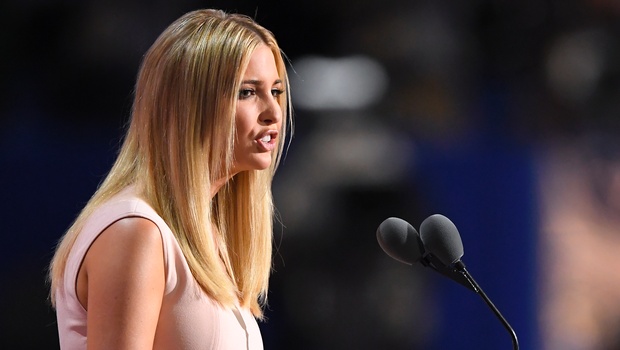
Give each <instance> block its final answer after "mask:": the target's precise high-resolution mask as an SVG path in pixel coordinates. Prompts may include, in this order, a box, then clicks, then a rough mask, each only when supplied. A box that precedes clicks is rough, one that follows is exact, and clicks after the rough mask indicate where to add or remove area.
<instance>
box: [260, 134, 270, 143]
mask: <svg viewBox="0 0 620 350" xmlns="http://www.w3.org/2000/svg"><path fill="white" fill-rule="evenodd" d="M260 140H261V141H263V142H269V141H271V135H265V136H264V137H263V138H262V139H260Z"/></svg>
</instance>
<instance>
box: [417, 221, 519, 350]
mask: <svg viewBox="0 0 620 350" xmlns="http://www.w3.org/2000/svg"><path fill="white" fill-rule="evenodd" d="M420 239H421V240H422V243H423V245H424V249H426V250H428V251H429V252H430V253H431V254H433V255H434V256H436V257H437V258H438V259H439V260H440V261H441V262H442V263H443V264H445V265H446V266H448V267H452V268H453V269H454V270H455V271H456V272H458V273H460V274H462V275H463V276H464V277H465V278H466V279H467V281H469V283H470V284H471V286H472V288H473V290H474V292H476V293H477V294H478V295H480V296H481V297H482V299H483V300H484V302H485V303H486V304H487V305H488V306H489V307H490V308H491V310H492V311H493V313H494V314H495V316H497V318H498V319H499V320H500V321H501V322H502V325H503V326H504V327H505V328H506V330H508V333H510V336H511V338H512V347H513V349H515V350H518V349H519V342H518V340H517V334H516V333H515V331H514V329H513V328H512V327H511V326H510V324H509V323H508V321H506V319H505V318H504V316H502V314H501V313H500V312H499V310H498V309H497V307H495V305H494V304H493V302H491V299H489V297H487V295H486V294H485V293H484V291H483V290H482V288H480V286H479V285H478V283H476V281H475V280H474V278H473V277H472V276H471V275H470V274H469V272H468V271H467V269H466V268H465V264H464V263H463V262H462V261H461V258H462V257H463V243H462V241H461V236H460V234H459V231H458V230H457V228H456V226H455V225H454V223H452V221H450V219H448V218H447V217H445V216H443V215H440V214H435V215H431V216H429V217H428V218H426V219H425V220H424V221H423V222H422V225H420Z"/></svg>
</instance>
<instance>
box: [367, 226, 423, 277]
mask: <svg viewBox="0 0 620 350" xmlns="http://www.w3.org/2000/svg"><path fill="white" fill-rule="evenodd" d="M377 241H378V242H379V246H381V249H383V251H384V252H385V253H386V254H387V255H389V256H390V257H391V258H392V259H394V260H398V261H400V262H402V263H405V264H407V265H413V264H414V263H417V262H418V261H420V259H422V256H423V255H424V246H423V245H422V241H421V240H420V236H419V235H418V231H416V229H415V228H413V226H411V224H409V223H408V222H407V221H405V220H403V219H399V218H394V217H391V218H387V219H385V220H384V221H383V222H382V223H381V225H379V228H377Z"/></svg>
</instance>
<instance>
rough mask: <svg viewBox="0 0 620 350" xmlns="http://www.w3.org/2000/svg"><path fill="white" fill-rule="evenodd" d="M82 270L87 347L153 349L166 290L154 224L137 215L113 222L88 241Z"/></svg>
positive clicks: (160, 252) (161, 247)
mask: <svg viewBox="0 0 620 350" xmlns="http://www.w3.org/2000/svg"><path fill="white" fill-rule="evenodd" d="M81 270H82V271H81V272H80V274H81V275H82V276H83V279H82V280H81V281H82V284H81V288H80V277H79V276H78V293H79V294H81V295H79V298H80V302H82V305H84V306H85V307H86V309H87V311H88V316H87V324H88V346H89V348H95V349H99V348H104V349H138V348H152V344H153V339H154V334H155V328H156V325H157V322H158V315H159V310H160V308H161V304H162V300H163V295H164V288H165V272H164V271H165V270H164V254H163V245H162V237H161V233H160V232H159V228H158V227H157V225H156V224H155V223H153V222H152V221H150V220H148V219H145V218H140V217H130V218H124V219H121V220H119V221H116V222H115V223H114V224H112V225H110V226H109V227H108V228H106V229H105V230H104V231H103V232H102V233H101V234H100V235H99V237H97V239H96V240H95V242H94V243H93V244H92V245H91V247H90V249H89V251H88V252H87V253H86V257H85V258H84V263H83V265H82V268H81ZM137 335H139V336H137Z"/></svg>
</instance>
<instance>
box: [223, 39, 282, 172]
mask: <svg viewBox="0 0 620 350" xmlns="http://www.w3.org/2000/svg"><path fill="white" fill-rule="evenodd" d="M283 89H284V85H283V83H282V80H281V79H280V76H279V75H278V70H277V69H276V61H275V59H274V56H273V53H272V52H271V49H270V48H269V47H268V46H266V45H264V44H263V45H260V46H258V47H257V48H256V50H254V53H252V56H251V57H250V63H249V64H248V67H247V69H246V71H245V74H244V75H243V82H242V83H241V87H240V89H239V95H238V99H239V101H238V102H237V111H236V117H235V122H236V128H237V134H236V139H235V150H234V152H235V159H234V163H233V173H238V172H240V171H245V170H262V169H266V168H268V167H269V165H270V164H271V161H272V155H273V151H274V150H275V149H276V144H277V142H276V140H277V138H278V137H279V133H280V127H281V126H282V110H281V108H280V105H279V103H278V96H279V95H280V94H282V93H283Z"/></svg>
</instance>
